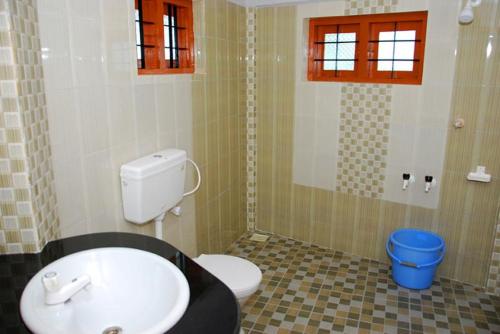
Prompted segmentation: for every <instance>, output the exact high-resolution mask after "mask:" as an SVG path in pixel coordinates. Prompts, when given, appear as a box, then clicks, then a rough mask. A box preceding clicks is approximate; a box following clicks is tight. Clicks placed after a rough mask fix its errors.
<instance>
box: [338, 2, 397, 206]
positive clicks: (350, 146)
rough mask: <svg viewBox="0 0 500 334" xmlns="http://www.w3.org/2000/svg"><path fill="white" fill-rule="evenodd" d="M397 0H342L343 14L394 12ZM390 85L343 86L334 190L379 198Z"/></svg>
mask: <svg viewBox="0 0 500 334" xmlns="http://www.w3.org/2000/svg"><path fill="white" fill-rule="evenodd" d="M396 5H397V0H345V10H344V14H345V15H361V14H375V13H387V12H391V11H394V9H395V6H396ZM391 96H392V94H391V86H390V85H372V84H353V83H349V84H344V85H343V86H342V96H341V113H340V131H339V151H338V158H337V168H338V170H337V180H336V190H337V191H339V192H342V193H349V194H354V195H357V196H363V197H369V198H381V197H382V195H383V193H384V187H383V185H384V178H385V167H386V161H385V160H386V157H387V144H388V141H389V138H388V132H389V121H390V113H391Z"/></svg>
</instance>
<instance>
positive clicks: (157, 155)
mask: <svg viewBox="0 0 500 334" xmlns="http://www.w3.org/2000/svg"><path fill="white" fill-rule="evenodd" d="M153 158H157V159H159V158H163V156H162V155H161V154H155V155H153Z"/></svg>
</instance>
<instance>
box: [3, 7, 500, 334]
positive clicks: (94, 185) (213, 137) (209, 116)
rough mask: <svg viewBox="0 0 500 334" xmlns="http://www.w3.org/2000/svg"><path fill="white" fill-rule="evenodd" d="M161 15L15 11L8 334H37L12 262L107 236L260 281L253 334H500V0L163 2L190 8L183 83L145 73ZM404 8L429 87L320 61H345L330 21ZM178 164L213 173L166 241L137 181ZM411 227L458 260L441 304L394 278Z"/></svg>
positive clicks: (179, 77)
mask: <svg viewBox="0 0 500 334" xmlns="http://www.w3.org/2000/svg"><path fill="white" fill-rule="evenodd" d="M156 2H159V0H142V1H138V0H136V1H132V0H105V1H99V0H85V1H78V0H58V1H54V0H0V35H1V37H0V43H1V45H0V54H1V55H0V61H1V66H0V99H1V101H0V102H1V109H0V213H1V215H0V254H1V255H0V261H1V262H0V268H2V270H0V278H1V282H2V286H4V287H5V286H11V285H15V286H16V289H15V291H16V292H15V293H14V292H13V291H14V290H12V291H9V290H8V289H7V288H2V289H1V291H2V294H0V296H1V297H0V304H1V308H0V332H1V333H3V332H5V333H18V332H26V328H25V327H23V325H22V320H21V315H20V312H19V310H18V309H17V308H15V309H12V302H13V300H11V299H10V298H14V299H15V300H16V301H15V303H17V299H18V298H19V297H20V294H21V293H22V291H23V289H22V288H24V285H23V286H22V287H19V286H18V285H16V283H15V282H16V275H17V274H19V270H18V271H10V270H4V265H5V264H6V263H7V262H8V263H11V261H13V262H12V263H16V261H17V262H18V260H19V259H20V258H18V257H16V256H21V255H18V254H28V255H26V256H25V257H22V258H23V259H24V258H26V259H28V258H30V257H29V256H31V255H33V254H40V253H41V252H44V248H45V247H50V245H51V243H50V242H51V241H55V240H61V239H64V238H73V237H75V238H78V237H82V236H83V237H85V236H87V235H88V236H92V235H96V234H97V233H121V234H120V235H122V236H123V235H129V233H131V234H133V235H134V236H133V237H131V238H139V237H141V238H146V237H154V236H155V235H156V236H158V235H161V238H162V239H163V241H165V242H167V243H168V244H170V245H171V247H173V248H175V249H177V250H179V251H180V252H182V253H183V254H185V256H186V261H188V262H189V261H191V260H190V259H193V258H197V257H199V256H200V255H201V254H227V255H233V256H238V257H241V258H245V259H247V260H249V261H250V262H252V263H253V264H255V265H257V266H258V268H259V269H260V271H261V272H262V278H261V281H260V282H259V285H258V288H257V290H256V292H255V293H254V294H253V295H252V296H250V298H249V299H248V300H247V301H246V303H245V304H243V305H242V306H241V308H240V310H239V311H238V308H237V304H235V303H233V304H234V305H233V304H231V306H234V310H236V311H234V310H233V311H231V312H233V313H234V312H236V313H234V314H233V313H231V314H232V316H233V318H234V319H233V318H232V319H233V320H234V321H236V322H238V321H237V320H238V319H240V320H241V321H239V322H238V324H237V327H238V328H237V331H234V332H235V333H237V332H238V331H239V330H240V326H241V330H243V331H244V332H245V333H256V334H259V333H330V332H332V333H371V332H373V333H410V332H411V333H495V332H500V215H499V207H500V179H499V178H500V112H499V110H500V92H499V83H500V51H499V44H498V38H499V34H500V30H499V27H500V1H499V0H482V1H478V0H471V1H467V0H440V1H436V0H434V1H432V0H322V1H319V0H318V1H316V0H309V1H306V0H303V1H302V0H192V1H191V0H172V1H165V3H171V4H175V5H176V6H180V7H182V8H183V9H182V10H186V9H189V13H188V14H186V13H185V12H183V16H181V17H184V18H187V19H186V20H185V21H186V22H184V23H186V25H187V27H182V29H179V31H177V33H179V34H180V36H183V37H181V38H180V39H181V40H184V41H185V42H186V43H187V44H188V46H187V47H186V49H187V50H180V49H179V48H177V49H179V50H177V51H178V52H179V54H177V55H176V56H175V57H174V56H171V57H170V58H167V54H165V60H167V59H168V60H170V61H172V60H178V59H181V61H179V62H178V63H180V64H181V65H179V67H184V68H172V67H175V66H172V62H170V65H168V64H167V65H166V66H167V67H169V66H170V68H168V69H167V70H155V69H148V68H146V65H144V64H145V63H147V62H146V61H147V60H148V59H149V58H148V57H152V53H151V52H150V51H151V50H153V49H154V48H153V47H151V46H150V45H146V44H148V43H149V42H147V38H151V36H150V35H149V34H147V32H148V31H149V32H151V26H153V24H150V22H147V21H144V20H143V21H144V23H143V24H142V25H141V16H140V15H139V14H138V13H139V12H140V11H138V10H137V9H138V8H139V7H140V3H143V4H144V3H146V4H150V5H151V3H156ZM141 8H142V7H141ZM391 13H420V14H419V15H421V17H423V19H421V21H419V22H421V23H422V22H423V23H422V25H421V26H419V28H418V29H417V31H418V32H419V36H418V38H417V37H413V40H414V41H413V43H414V44H415V46H414V48H415V54H416V55H417V56H418V58H417V57H413V54H412V57H411V58H412V61H411V63H412V64H413V67H412V68H413V69H416V70H415V71H413V72H415V73H413V72H411V73H412V75H413V74H415V77H411V76H405V75H402V77H403V79H401V81H400V82H398V77H397V76H396V77H394V76H391V73H399V74H400V73H403V74H404V72H402V71H394V66H395V65H396V64H399V65H401V63H405V62H404V61H397V60H395V59H396V58H395V57H394V54H393V55H392V58H393V59H392V66H393V69H392V71H387V73H389V77H383V78H382V79H380V78H381V77H378V79H379V80H378V81H377V80H376V79H375V80H374V79H373V77H368V76H369V75H370V72H367V71H366V70H359V71H355V72H356V75H357V76H356V77H352V76H351V74H350V73H348V72H349V71H346V70H341V71H337V70H334V71H332V70H329V71H327V70H325V69H326V68H327V63H328V66H334V67H335V69H337V66H347V67H349V66H351V65H352V66H354V64H355V63H356V62H358V61H364V62H365V63H367V64H368V63H370V60H369V59H367V57H366V56H363V55H362V56H361V57H360V58H359V59H356V60H351V59H349V60H339V59H341V58H339V57H338V55H336V53H337V52H338V51H339V50H340V49H341V45H342V44H339V43H337V42H338V41H337V42H333V45H337V46H338V47H335V48H334V49H329V50H334V51H335V52H334V54H333V56H335V58H336V59H337V60H334V61H332V60H329V61H328V60H319V61H318V59H315V57H313V56H312V55H313V53H314V52H316V51H315V50H317V49H318V48H317V45H321V47H322V48H323V49H321V50H326V49H327V46H326V45H328V44H326V43H325V44H321V43H324V42H315V41H314V40H313V36H314V34H312V33H311V29H312V27H318V26H314V24H313V23H314V22H316V21H315V20H314V18H321V17H337V18H338V17H342V18H340V19H338V20H344V19H349V17H350V16H357V15H367V16H369V17H374V16H376V15H377V14H387V15H390V14H391ZM470 13H472V14H473V17H472V18H470V19H471V20H472V21H471V22H467V23H464V22H459V18H460V21H463V20H464V19H465V20H466V19H468V18H467V17H466V16H467V15H469V14H470ZM394 15H402V14H394ZM415 15H416V14H415ZM318 22H319V21H318ZM349 22H350V21H349ZM363 22H365V21H363ZM179 24H180V23H179ZM412 24H413V23H412ZM173 25H174V24H173V23H171V22H170V23H168V24H164V29H162V31H161V35H162V37H163V35H164V33H163V32H164V31H169V30H170V29H169V28H172V26H173ZM148 29H149V30H148ZM165 29H166V30H165ZM315 29H316V28H315ZM318 29H320V28H318ZM337 29H338V27H337ZM346 29H350V28H349V27H348V28H346ZM419 29H420V30H419ZM393 30H394V29H393ZM396 30H397V29H396ZM158 31H159V30H158ZM189 31H191V37H192V38H191V37H190V33H189ZM144 32H146V34H144ZM348 32H351V31H350V30H348V31H346V35H348V34H347V33H348ZM364 34H365V36H364V38H365V39H367V36H366V35H367V33H364ZM165 35H166V34H165ZM333 35H335V34H333ZM336 35H337V38H339V37H338V36H340V34H339V33H338V31H337V34H336ZM370 38H371V37H370ZM394 38H395V37H394ZM144 39H146V40H144ZM372 39H373V38H372ZM375 39H376V38H375ZM160 42H161V41H160ZM330 43H332V42H330ZM335 43H337V44H335ZM344 43H345V44H344V45H356V47H357V46H358V45H359V46H361V47H363V46H362V45H363V44H362V43H361V41H357V42H353V41H351V43H350V44H349V41H344ZM369 43H371V44H374V43H373V41H372V42H368V44H369ZM399 43H408V42H404V41H403V42H401V41H400V42H399ZM393 44H397V43H396V42H394V43H393ZM315 45H316V46H315ZM377 47H378V46H377ZM162 48H163V46H162ZM167 49H169V50H167ZM183 49H184V48H183ZM165 50H167V51H162V52H166V53H168V51H170V50H172V48H165ZM345 50H346V49H344V51H345ZM393 50H395V48H393ZM412 50H413V49H412ZM353 52H354V51H353ZM183 54H184V55H183ZM347 54H349V51H347ZM171 55H172V54H171ZM186 55H187V56H186ZM353 55H354V53H352V54H351V58H352V56H353ZM358 56H359V54H357V53H356V57H358ZM371 57H372V58H373V55H372V56H371ZM348 58H349V57H348ZM413 58H415V59H413ZM325 59H326V58H325ZM160 60H163V59H160ZM424 60H425V61H424ZM165 62H166V63H168V62H167V61H165ZM316 63H324V65H325V67H323V68H321V67H319V66H316V65H317V64H316ZM379 63H383V62H382V61H380V62H379ZM356 68H357V67H356ZM367 68H375V66H371V65H370V66H368V65H367ZM344 69H345V68H344ZM326 72H329V73H330V74H328V75H332V74H331V73H335V75H337V74H338V75H339V76H338V77H336V78H335V79H332V77H329V78H327V79H325V77H324V75H326V74H325V73H326ZM337 72H339V73H337ZM322 75H323V77H322ZM363 75H364V77H363ZM166 149H178V150H183V151H185V152H186V157H187V158H189V159H192V160H193V161H194V162H195V163H196V165H197V166H198V167H199V171H200V173H199V175H198V173H196V169H195V168H192V166H191V165H190V164H186V179H185V188H184V190H185V191H189V190H190V189H193V188H195V186H196V184H197V181H198V176H200V177H201V183H200V187H199V189H197V191H196V192H195V193H194V194H192V195H189V196H185V197H184V198H183V199H182V201H181V202H180V203H178V205H179V209H178V211H176V212H175V213H172V212H169V213H167V214H166V216H165V217H164V219H162V221H161V224H155V223H153V222H149V223H145V224H136V223H131V222H130V221H128V220H127V219H126V217H125V214H124V205H123V198H122V197H123V196H122V195H123V194H122V180H121V178H120V171H121V168H122V166H123V165H125V164H127V163H129V162H131V161H134V160H136V159H139V158H141V157H145V156H151V155H152V154H155V153H158V152H162V151H164V150H166ZM478 166H479V167H481V166H484V167H485V170H484V171H483V172H479V173H478V172H477V168H478ZM403 174H405V175H408V178H407V179H406V176H405V177H403ZM470 175H472V177H471V178H472V179H473V180H469V179H468V177H469V176H470ZM474 175H479V176H478V177H475V176H474ZM487 176H489V177H487ZM429 177H431V178H429ZM478 181H479V182H478ZM483 181H487V182H483ZM403 187H404V188H405V189H403ZM176 204H177V203H176ZM158 226H160V229H161V231H158ZM401 228H413V229H421V230H426V231H431V232H434V233H436V234H438V235H439V236H441V237H442V238H443V239H444V241H445V243H446V254H445V256H444V260H443V262H442V263H441V264H440V265H439V267H438V268H437V272H436V276H435V278H434V283H433V285H432V287H431V288H429V289H424V290H420V291H419V290H412V289H406V288H402V287H399V286H397V285H396V284H395V283H394V282H393V281H392V279H391V269H390V263H391V260H390V258H389V256H388V255H387V252H386V242H387V240H388V237H389V235H390V234H391V233H392V232H393V231H395V230H397V229H401ZM255 233H256V234H257V237H258V236H259V235H263V236H264V238H263V239H266V240H264V241H258V240H255V239H252V238H251V237H252V236H253V235H254V234H255ZM106 235H108V236H111V235H114V234H106ZM116 235H118V234H116ZM266 237H267V238H266ZM256 239H258V238H256ZM70 240H76V239H70ZM134 240H135V239H134ZM141 240H142V239H141ZM144 240H152V241H151V242H152V243H153V242H157V241H156V240H154V239H144ZM58 245H59V244H58ZM65 245H68V243H65ZM68 247H69V246H68ZM145 247H146V246H145ZM147 247H151V248H155V247H160V248H161V247H162V246H161V245H160V244H156V243H154V244H151V245H150V246H147ZM165 247H166V246H165ZM62 248H64V247H62ZM173 248H172V249H173ZM16 254H17V255H16ZM9 256H13V257H9ZM33 256H34V255H33ZM11 259H13V260H11ZM19 261H20V260H19ZM42 262H43V265H47V264H48V262H44V261H42ZM189 263H192V262H189ZM190 265H192V266H195V265H194V264H190ZM37 268H38V269H42V267H41V266H40V267H37ZM35 272H36V271H35ZM35 272H33V274H34V273H35ZM194 276H196V275H194ZM29 278H31V277H29ZM210 282H214V283H213V284H216V283H217V282H218V281H216V280H215V281H210ZM26 283H27V281H25V282H24V283H23V284H26ZM220 288H221V289H222V287H220ZM13 289H14V288H13ZM19 289H20V290H19ZM191 293H192V294H193V290H191ZM16 296H17V297H16ZM16 305H17V304H16ZM212 306H213V305H212ZM190 307H191V306H190ZM213 308H215V306H213ZM238 312H239V313H238ZM235 314H236V315H235ZM181 322H182V320H181ZM16 326H17V327H16ZM178 327H179V326H178ZM124 328H125V327H124ZM173 332H175V331H172V333H173ZM180 332H185V333H189V331H188V330H187V329H186V330H184V331H180ZM195 332H200V333H202V332H206V333H210V332H211V331H210V330H208V329H205V330H202V329H198V331H193V333H195ZM218 332H219V333H223V332H224V331H223V330H222V329H221V330H220V331H218ZM53 333H54V332H53ZM75 333H76V332H75ZM110 333H111V332H110Z"/></svg>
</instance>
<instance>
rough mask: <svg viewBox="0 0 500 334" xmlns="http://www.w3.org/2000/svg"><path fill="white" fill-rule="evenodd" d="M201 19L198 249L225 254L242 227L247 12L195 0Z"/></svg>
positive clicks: (196, 119) (196, 117)
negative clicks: (200, 180)
mask: <svg viewBox="0 0 500 334" xmlns="http://www.w3.org/2000/svg"><path fill="white" fill-rule="evenodd" d="M194 4H195V14H196V13H201V14H200V15H199V16H200V17H203V20H202V21H201V22H200V24H201V26H200V29H199V31H198V33H197V34H196V36H195V40H196V41H197V43H198V46H199V49H198V50H197V51H198V52H197V53H198V54H199V55H201V58H200V62H199V63H198V64H197V65H198V69H197V71H196V74H195V76H194V80H193V94H192V96H193V124H194V128H193V135H194V156H195V159H196V161H198V163H199V164H200V168H201V171H202V175H203V182H202V185H201V188H200V190H199V191H198V192H197V193H196V228H197V229H196V231H197V240H198V250H199V252H200V253H220V252H224V251H225V250H226V249H227V248H228V247H229V245H230V244H231V243H232V242H233V241H235V240H236V239H237V238H238V237H240V236H241V234H242V233H244V231H245V230H246V217H247V215H246V186H245V185H246V142H247V141H246V140H247V139H246V119H247V118H246V101H247V100H246V93H245V90H246V60H245V56H246V12H245V8H244V7H241V6H238V5H235V4H233V3H231V2H229V1H226V0H207V1H195V2H194Z"/></svg>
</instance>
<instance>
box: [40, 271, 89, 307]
mask: <svg viewBox="0 0 500 334" xmlns="http://www.w3.org/2000/svg"><path fill="white" fill-rule="evenodd" d="M42 284H43V287H44V289H45V304H47V305H56V304H62V303H64V302H66V301H68V300H69V299H70V298H71V297H73V296H74V295H75V294H76V293H77V292H78V291H80V290H82V289H83V288H85V287H86V286H87V285H89V284H90V276H88V275H82V276H79V277H77V278H75V279H73V280H72V281H71V282H70V283H68V284H66V285H63V286H60V284H59V274H58V273H56V272H55V271H51V272H49V273H46V274H45V275H43V277H42Z"/></svg>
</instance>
